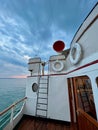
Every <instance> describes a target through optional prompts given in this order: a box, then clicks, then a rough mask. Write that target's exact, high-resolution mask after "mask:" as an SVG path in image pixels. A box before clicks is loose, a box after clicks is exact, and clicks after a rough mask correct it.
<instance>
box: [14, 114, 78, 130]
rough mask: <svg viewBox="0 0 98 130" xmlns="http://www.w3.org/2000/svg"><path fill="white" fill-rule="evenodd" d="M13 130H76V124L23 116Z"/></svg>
mask: <svg viewBox="0 0 98 130" xmlns="http://www.w3.org/2000/svg"><path fill="white" fill-rule="evenodd" d="M14 130H78V129H77V125H76V124H70V123H66V122H61V121H60V122H59V121H54V120H47V119H41V118H35V117H30V116H24V117H23V118H22V120H21V121H20V123H19V124H18V125H17V126H16V127H15V128H14Z"/></svg>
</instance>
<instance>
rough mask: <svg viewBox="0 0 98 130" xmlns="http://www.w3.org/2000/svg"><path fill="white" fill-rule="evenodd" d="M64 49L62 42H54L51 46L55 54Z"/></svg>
mask: <svg viewBox="0 0 98 130" xmlns="http://www.w3.org/2000/svg"><path fill="white" fill-rule="evenodd" d="M64 48H65V44H64V42H63V41H56V42H55V43H54V44H53V49H54V50H55V51H56V52H61V51H63V49H64Z"/></svg>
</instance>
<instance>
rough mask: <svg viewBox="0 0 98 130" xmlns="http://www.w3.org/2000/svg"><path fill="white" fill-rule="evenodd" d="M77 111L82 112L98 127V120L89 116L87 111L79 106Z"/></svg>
mask: <svg viewBox="0 0 98 130" xmlns="http://www.w3.org/2000/svg"><path fill="white" fill-rule="evenodd" d="M77 112H79V113H81V114H82V115H83V116H84V117H85V118H86V119H87V120H89V121H90V122H91V123H92V124H94V125H95V126H96V127H97V128H98V122H97V121H96V120H95V119H94V118H92V117H91V116H89V115H88V114H87V113H86V112H84V111H83V110H82V109H80V108H78V109H77Z"/></svg>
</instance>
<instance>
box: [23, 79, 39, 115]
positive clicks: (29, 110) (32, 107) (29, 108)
mask: <svg viewBox="0 0 98 130" xmlns="http://www.w3.org/2000/svg"><path fill="white" fill-rule="evenodd" d="M34 83H36V84H38V77H28V79H27V87H26V97H27V100H26V104H25V110H24V114H27V115H32V116H35V114H36V102H37V92H34V91H33V90H32V85H33V84H34Z"/></svg>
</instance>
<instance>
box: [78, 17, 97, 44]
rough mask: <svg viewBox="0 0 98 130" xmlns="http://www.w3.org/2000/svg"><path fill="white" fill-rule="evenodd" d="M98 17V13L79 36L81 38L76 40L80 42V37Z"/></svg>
mask: <svg viewBox="0 0 98 130" xmlns="http://www.w3.org/2000/svg"><path fill="white" fill-rule="evenodd" d="M97 19H98V15H96V17H95V18H94V19H93V20H92V21H91V22H90V24H89V25H88V26H87V27H86V28H85V29H84V31H83V32H82V34H81V35H80V36H79V38H78V39H77V40H76V42H78V41H79V40H80V38H81V37H82V36H83V34H84V33H85V32H86V31H87V30H88V29H89V28H90V27H91V25H92V24H93V23H94V22H95V21H96V20H97Z"/></svg>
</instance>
